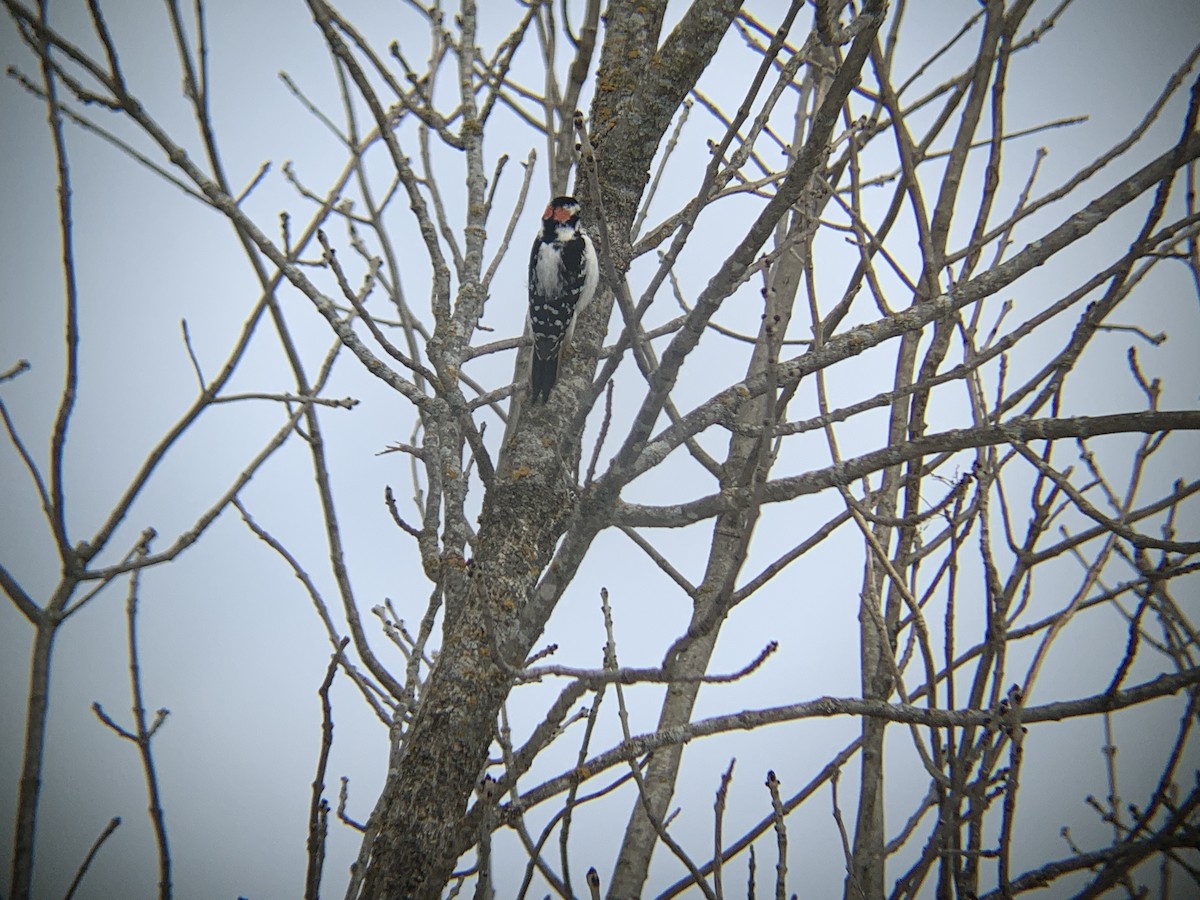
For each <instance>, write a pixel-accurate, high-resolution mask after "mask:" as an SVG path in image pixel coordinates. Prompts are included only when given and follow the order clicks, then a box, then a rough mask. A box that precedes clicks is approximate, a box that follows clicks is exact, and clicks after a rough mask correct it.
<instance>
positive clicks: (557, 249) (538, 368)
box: [529, 197, 600, 403]
mask: <svg viewBox="0 0 1200 900" xmlns="http://www.w3.org/2000/svg"><path fill="white" fill-rule="evenodd" d="M599 280H600V266H599V264H598V262H597V260H596V247H595V245H594V244H593V243H592V239H591V238H590V237H588V234H587V232H586V231H584V230H583V225H581V224H580V222H579V201H578V200H576V199H575V198H574V197H555V198H554V199H553V200H551V201H550V205H549V206H547V207H546V211H545V212H544V213H542V230H541V231H540V232H539V233H538V236H537V239H536V240H535V241H534V242H533V252H532V253H531V254H530V256H529V324H530V327H531V329H532V331H533V364H532V366H531V367H530V377H529V397H530V402H531V403H537V402H538V399H539V398H540V399H541V401H542V402H543V403H544V402H545V401H547V400H549V399H550V389H551V388H552V387H554V382H555V380H557V378H558V361H559V359H560V358H561V357H562V351H563V348H564V347H565V346H567V345H568V344H569V343H571V336H572V334H573V333H574V331H575V320H576V317H577V316H578V315H579V314H580V313H581V312H583V309H584V307H585V306H587V305H588V303H589V302H590V301H591V299H592V295H593V294H595V293H596V284H597V282H599Z"/></svg>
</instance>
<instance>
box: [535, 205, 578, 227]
mask: <svg viewBox="0 0 1200 900" xmlns="http://www.w3.org/2000/svg"><path fill="white" fill-rule="evenodd" d="M573 215H575V210H573V209H570V208H569V207H566V206H555V205H554V204H553V203H551V204H550V205H549V206H547V207H546V211H545V212H544V213H542V218H543V219H553V220H554V221H555V222H558V223H559V224H560V225H564V224H566V223H567V222H569V221H570V219H571V216H573Z"/></svg>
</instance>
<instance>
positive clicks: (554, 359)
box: [529, 350, 558, 403]
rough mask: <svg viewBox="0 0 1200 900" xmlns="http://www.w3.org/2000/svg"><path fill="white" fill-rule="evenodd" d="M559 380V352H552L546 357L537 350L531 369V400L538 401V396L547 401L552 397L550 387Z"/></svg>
mask: <svg viewBox="0 0 1200 900" xmlns="http://www.w3.org/2000/svg"><path fill="white" fill-rule="evenodd" d="M557 380H558V354H557V353H550V354H548V355H547V356H545V357H542V356H540V355H539V354H538V353H537V351H536V350H535V351H534V354H533V364H532V365H531V366H530V371H529V402H530V403H537V402H538V398H539V397H540V398H541V402H543V403H545V402H546V401H547V400H549V399H550V388H552V387H554V382H555V381H557Z"/></svg>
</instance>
